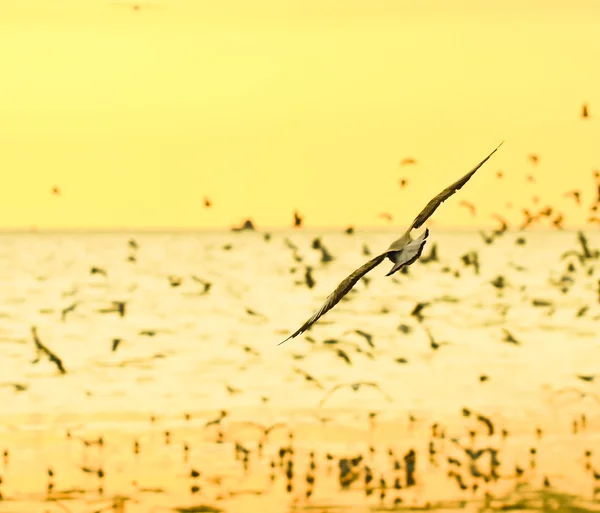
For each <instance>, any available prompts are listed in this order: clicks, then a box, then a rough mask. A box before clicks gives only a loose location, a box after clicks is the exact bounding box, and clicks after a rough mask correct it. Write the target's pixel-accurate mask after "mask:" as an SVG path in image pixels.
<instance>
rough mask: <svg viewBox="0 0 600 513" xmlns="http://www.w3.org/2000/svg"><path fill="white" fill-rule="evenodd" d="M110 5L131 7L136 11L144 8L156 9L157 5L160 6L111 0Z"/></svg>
mask: <svg viewBox="0 0 600 513" xmlns="http://www.w3.org/2000/svg"><path fill="white" fill-rule="evenodd" d="M110 5H112V6H115V7H129V8H130V9H131V10H132V11H135V12H138V11H141V10H142V9H144V10H146V9H155V8H157V7H160V6H159V5H157V4H149V3H127V2H111V4H110Z"/></svg>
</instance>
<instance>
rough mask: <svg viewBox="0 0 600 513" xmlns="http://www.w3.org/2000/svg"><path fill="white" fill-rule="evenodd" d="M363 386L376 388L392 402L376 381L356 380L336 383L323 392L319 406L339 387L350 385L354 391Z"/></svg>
mask: <svg viewBox="0 0 600 513" xmlns="http://www.w3.org/2000/svg"><path fill="white" fill-rule="evenodd" d="M363 386H364V387H372V388H376V389H377V390H379V391H380V392H381V393H382V395H383V397H385V399H386V400H387V401H388V402H390V403H391V402H392V398H391V397H390V396H389V395H388V394H386V393H385V392H384V391H383V390H381V388H380V387H379V385H378V384H377V383H373V382H370V381H358V382H357V383H343V384H340V385H336V386H334V387H333V388H332V389H330V390H328V391H327V393H326V394H325V397H323V399H321V402H320V403H319V408H321V407H322V406H323V405H324V404H325V402H326V401H327V399H329V397H330V396H331V394H333V393H334V392H335V391H336V390H339V389H340V388H344V387H350V388H352V390H354V391H355V392H356V391H358V390H359V389H360V387H363Z"/></svg>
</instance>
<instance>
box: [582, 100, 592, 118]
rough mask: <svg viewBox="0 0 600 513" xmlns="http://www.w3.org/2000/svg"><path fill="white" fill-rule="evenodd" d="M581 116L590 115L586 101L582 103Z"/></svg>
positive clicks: (587, 116)
mask: <svg viewBox="0 0 600 513" xmlns="http://www.w3.org/2000/svg"><path fill="white" fill-rule="evenodd" d="M581 117H582V118H583V119H587V118H589V117H590V112H589V109H588V104H587V103H584V104H583V105H582V106H581Z"/></svg>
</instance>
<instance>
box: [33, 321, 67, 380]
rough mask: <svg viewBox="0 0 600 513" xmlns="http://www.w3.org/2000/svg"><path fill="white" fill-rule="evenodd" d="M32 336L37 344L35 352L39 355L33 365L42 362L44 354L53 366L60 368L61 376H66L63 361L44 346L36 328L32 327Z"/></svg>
mask: <svg viewBox="0 0 600 513" xmlns="http://www.w3.org/2000/svg"><path fill="white" fill-rule="evenodd" d="M31 336H32V337H33V343H34V344H35V350H36V355H37V357H36V359H35V360H34V361H33V363H37V362H38V361H39V360H40V356H41V354H42V353H43V354H45V355H46V356H47V357H48V360H50V362H52V363H53V364H55V365H56V367H57V368H58V371H59V372H60V373H61V374H66V373H67V370H66V369H65V367H64V365H63V362H62V360H61V359H60V358H59V357H58V356H57V355H56V354H55V353H53V352H52V351H51V350H50V349H48V347H47V346H45V345H44V344H42V342H41V340H40V338H39V336H38V332H37V327H36V326H31Z"/></svg>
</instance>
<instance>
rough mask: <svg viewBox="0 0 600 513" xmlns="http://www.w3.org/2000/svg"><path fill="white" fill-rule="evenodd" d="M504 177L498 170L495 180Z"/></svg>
mask: <svg viewBox="0 0 600 513" xmlns="http://www.w3.org/2000/svg"><path fill="white" fill-rule="evenodd" d="M503 177H504V173H503V172H502V171H500V170H498V171H496V178H503Z"/></svg>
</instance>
